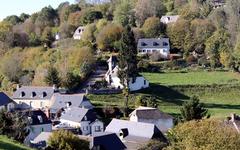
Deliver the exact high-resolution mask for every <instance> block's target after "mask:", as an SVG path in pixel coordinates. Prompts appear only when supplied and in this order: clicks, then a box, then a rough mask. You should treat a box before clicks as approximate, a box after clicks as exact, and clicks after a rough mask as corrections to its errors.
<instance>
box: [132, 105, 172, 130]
mask: <svg viewBox="0 0 240 150" xmlns="http://www.w3.org/2000/svg"><path fill="white" fill-rule="evenodd" d="M129 116H130V121H134V122H144V123H151V124H154V125H155V126H156V127H157V128H158V129H159V130H160V131H161V132H162V133H166V132H167V131H168V130H169V129H171V128H172V127H173V117H172V116H171V115H168V114H166V113H164V112H161V111H160V110H158V109H157V108H151V107H142V106H140V107H138V108H137V109H135V110H134V111H133V112H132V113H131V114H130V115H129Z"/></svg>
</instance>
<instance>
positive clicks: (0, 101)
mask: <svg viewBox="0 0 240 150" xmlns="http://www.w3.org/2000/svg"><path fill="white" fill-rule="evenodd" d="M15 104H16V103H15V102H14V101H13V100H12V99H11V98H9V97H8V96H7V95H6V94H5V93H3V92H0V110H2V109H6V110H7V111H11V110H13V109H14V108H15Z"/></svg>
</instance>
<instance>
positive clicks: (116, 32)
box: [96, 23, 123, 51]
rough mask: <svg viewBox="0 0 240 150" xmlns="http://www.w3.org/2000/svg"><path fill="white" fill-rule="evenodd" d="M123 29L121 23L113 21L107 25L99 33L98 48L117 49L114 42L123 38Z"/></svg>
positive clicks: (104, 49) (105, 49)
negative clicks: (113, 22)
mask: <svg viewBox="0 0 240 150" xmlns="http://www.w3.org/2000/svg"><path fill="white" fill-rule="evenodd" d="M122 31H123V28H122V26H120V25H117V24H112V23H109V24H108V25H106V26H105V27H104V28H103V29H102V30H101V31H100V32H99V34H98V35H97V39H96V41H97V46H98V48H99V49H100V50H103V51H107V50H108V51H113V50H115V49H114V48H115V46H114V44H115V42H117V41H118V40H119V39H120V38H121V33H122Z"/></svg>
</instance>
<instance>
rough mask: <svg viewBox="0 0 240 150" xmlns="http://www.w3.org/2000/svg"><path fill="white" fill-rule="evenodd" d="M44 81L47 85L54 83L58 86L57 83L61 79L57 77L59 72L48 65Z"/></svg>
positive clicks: (58, 83)
mask: <svg viewBox="0 0 240 150" xmlns="http://www.w3.org/2000/svg"><path fill="white" fill-rule="evenodd" d="M44 81H45V83H46V84H48V85H49V86H53V85H56V86H57V87H59V85H60V83H61V79H60V77H59V73H58V71H57V69H56V68H54V67H52V66H51V67H49V68H48V71H47V75H46V76H45V79H44Z"/></svg>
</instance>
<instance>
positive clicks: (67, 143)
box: [48, 130, 89, 150]
mask: <svg viewBox="0 0 240 150" xmlns="http://www.w3.org/2000/svg"><path fill="white" fill-rule="evenodd" d="M48 146H49V149H51V150H66V149H67V150H78V149H79V150H80V149H81V150H88V149H89V143H88V142H87V141H85V140H82V139H80V138H79V137H77V136H76V135H74V134H73V133H71V132H70V131H67V130H58V131H54V132H53V133H52V135H51V136H50V137H49V140H48Z"/></svg>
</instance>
